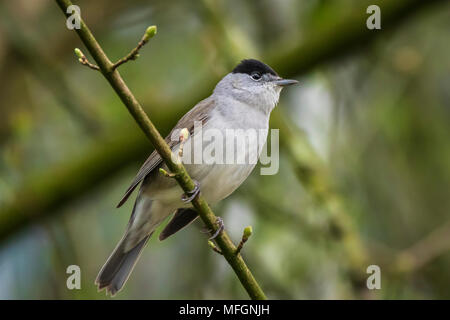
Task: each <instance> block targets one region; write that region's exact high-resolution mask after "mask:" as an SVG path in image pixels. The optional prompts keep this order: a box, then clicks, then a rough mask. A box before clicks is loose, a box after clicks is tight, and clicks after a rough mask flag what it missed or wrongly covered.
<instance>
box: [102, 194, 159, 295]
mask: <svg viewBox="0 0 450 320" xmlns="http://www.w3.org/2000/svg"><path fill="white" fill-rule="evenodd" d="M151 209H152V200H150V199H148V198H146V197H145V196H143V195H141V194H139V195H138V197H137V199H136V202H135V205H134V208H133V213H132V214H131V217H130V221H129V223H128V227H127V231H126V232H125V235H124V236H123V238H122V240H120V242H119V243H118V244H117V246H116V248H115V249H114V251H113V253H112V254H111V255H110V257H109V258H108V260H107V261H106V263H105V264H104V265H103V267H102V269H101V270H100V272H99V274H98V276H97V279H96V280H95V284H97V285H98V289H99V290H102V289H104V288H106V293H107V294H108V292H109V293H111V296H114V295H115V294H116V293H117V292H118V291H120V290H121V289H122V287H123V285H124V284H125V282H126V281H127V280H128V278H129V277H130V274H131V271H133V268H134V266H135V264H136V262H137V260H138V258H139V256H140V255H141V252H142V249H143V248H144V247H145V245H146V244H147V242H148V239H149V238H150V236H151V235H152V233H153V230H154V228H155V225H154V224H153V223H152V221H153V219H152V216H153V215H154V214H153V213H152V210H151Z"/></svg>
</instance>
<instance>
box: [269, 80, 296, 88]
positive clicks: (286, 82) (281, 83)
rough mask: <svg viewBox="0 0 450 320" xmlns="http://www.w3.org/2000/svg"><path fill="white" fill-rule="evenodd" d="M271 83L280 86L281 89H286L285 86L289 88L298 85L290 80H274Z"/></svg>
mask: <svg viewBox="0 0 450 320" xmlns="http://www.w3.org/2000/svg"><path fill="white" fill-rule="evenodd" d="M273 83H275V84H276V85H278V86H281V87H286V86H290V85H292V84H296V83H298V81H297V80H291V79H276V80H273Z"/></svg>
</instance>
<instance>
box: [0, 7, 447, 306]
mask: <svg viewBox="0 0 450 320" xmlns="http://www.w3.org/2000/svg"><path fill="white" fill-rule="evenodd" d="M75 4H77V5H79V6H80V7H81V15H82V17H83V18H84V20H85V21H86V23H87V24H88V26H89V27H90V28H91V30H92V32H93V33H94V35H95V36H96V38H97V40H98V41H99V42H100V44H101V45H102V47H103V49H104V50H105V52H106V53H107V54H108V56H109V57H110V59H111V60H116V59H118V58H120V57H122V56H124V55H125V54H127V53H128V52H129V50H131V49H132V48H133V47H135V46H136V44H137V42H138V41H139V39H140V38H141V36H142V34H143V32H144V30H145V29H146V27H147V26H149V25H157V26H158V34H157V36H156V37H155V38H153V39H152V40H151V41H150V43H149V44H147V45H146V46H145V47H144V48H143V49H142V51H141V55H140V58H139V59H138V60H136V61H132V62H129V63H127V64H126V65H124V66H122V67H121V68H120V72H121V74H122V76H123V78H124V80H125V81H126V82H127V84H128V85H129V87H130V88H131V90H132V91H133V93H134V94H135V96H136V97H137V98H138V100H139V101H140V102H141V103H142V105H143V106H144V107H145V109H146V111H147V113H148V115H149V117H150V118H151V119H152V120H153V122H154V123H155V125H156V126H157V128H158V129H159V130H160V131H161V133H162V134H164V135H165V134H167V133H168V132H169V130H170V129H171V127H172V126H173V125H174V124H175V123H176V122H177V120H178V119H179V117H180V116H181V115H182V114H183V113H185V112H186V111H187V110H189V109H190V108H191V107H192V106H193V105H194V104H195V103H196V102H197V101H199V100H200V99H202V98H204V97H206V96H208V95H209V94H210V92H211V90H212V88H213V87H214V85H215V83H216V82H217V80H218V79H220V78H221V77H222V76H224V75H225V74H226V73H227V72H229V71H230V70H231V69H232V67H233V66H234V65H236V64H237V63H238V62H239V61H240V60H241V59H243V58H249V57H252V58H258V59H261V60H263V61H265V62H266V63H268V64H270V65H271V66H272V67H273V68H274V69H275V70H277V71H278V73H279V74H280V75H281V76H283V77H294V78H297V79H298V80H299V81H300V83H301V85H300V86H297V87H296V88H294V87H291V88H289V89H288V90H285V91H284V92H283V93H282V98H281V101H280V105H279V106H278V107H277V108H276V110H275V111H274V113H273V115H272V127H273V128H279V129H280V157H281V159H280V170H279V173H278V174H277V175H274V176H261V175H259V170H255V171H254V173H253V174H252V175H251V176H250V178H249V179H248V180H247V181H246V182H245V183H244V184H243V185H242V186H241V187H240V188H239V189H238V191H237V192H235V193H234V194H233V195H232V196H230V197H229V198H227V199H226V200H224V201H222V203H221V204H220V205H218V206H216V207H214V211H215V213H216V214H217V215H219V216H221V217H223V218H224V221H225V225H226V228H227V230H228V231H229V233H230V235H231V236H232V238H233V239H234V240H235V242H236V243H237V242H238V241H239V239H240V236H241V233H242V230H243V228H244V227H245V226H247V225H252V226H253V229H254V235H253V236H252V237H251V238H250V240H249V241H248V242H247V244H246V245H245V247H244V249H243V256H244V259H245V260H246V261H247V263H248V265H249V267H250V269H251V270H252V271H253V273H254V275H255V277H256V278H257V280H258V281H259V283H260V284H261V286H262V288H263V289H264V290H265V292H266V294H267V295H268V297H269V298H272V299H336V298H338V299H409V298H411V299H418V298H425V299H437V298H446V299H448V298H450V273H449V270H450V254H449V250H450V194H449V191H450V59H449V56H450V42H449V38H450V37H449V36H450V3H449V2H447V1H437V0H436V1H417V0H409V1H408V0H398V1H397V0H396V1H360V0H352V1H351V0H342V1H324V0H315V1H294V0H283V1H270V0H261V1H250V0H247V1H242V0H232V1H224V0H222V1H214V0H204V1H195V2H194V1H170V2H167V1H143V0H133V1H106V0H97V1H87V0H84V1H81V0H80V1H77V2H76V3H75ZM370 4H379V5H380V7H381V26H382V29H381V30H368V29H367V28H366V19H367V18H368V16H369V15H368V14H367V13H366V8H367V6H368V5H370ZM75 47H80V48H81V49H82V50H83V52H84V53H85V54H86V55H87V56H88V57H90V56H89V54H88V52H87V50H86V49H85V48H84V47H83V46H82V44H81V41H80V40H79V38H78V37H77V35H76V34H75V32H73V31H69V30H68V29H67V28H66V27H65V18H64V16H63V14H62V12H61V11H60V9H59V8H58V7H57V5H56V3H55V2H53V1H49V0H39V1H38V0H33V1H31V0H20V1H9V0H5V1H2V2H0V83H1V85H0V96H1V98H0V112H1V113H0V114H1V116H0V298H2V299H16V298H21V299H104V298H105V294H104V292H102V293H97V290H96V287H95V286H94V279H95V277H96V275H97V273H98V271H99V269H100V267H101V266H102V265H103V263H104V262H105V260H106V258H107V257H108V256H109V254H110V252H111V251H112V249H113V248H114V247H115V245H116V243H117V241H118V240H119V239H120V237H121V236H122V232H123V231H124V228H125V226H126V223H127V221H128V218H129V214H130V212H131V209H132V205H133V200H132V201H128V202H127V203H126V204H125V205H124V206H123V207H121V208H120V209H115V206H116V204H117V202H118V200H120V198H121V196H122V194H123V192H124V191H125V190H126V188H127V187H128V184H129V183H130V182H131V180H132V178H133V177H134V174H135V173H136V172H137V170H138V168H139V166H140V164H141V163H142V162H143V161H144V160H145V159H146V156H148V155H149V154H150V152H151V151H152V147H151V145H150V143H149V142H147V140H146V139H145V137H144V135H143V134H142V132H141V131H140V129H139V128H138V126H137V125H136V124H135V123H134V121H133V119H132V117H131V116H130V115H129V114H128V112H127V110H126V108H124V106H123V105H122V103H121V102H120V100H119V99H118V97H117V96H116V95H115V94H114V92H113V90H112V89H111V87H110V86H109V85H108V83H107V82H106V80H105V79H104V78H103V77H102V76H101V75H100V74H99V73H96V72H94V71H92V70H90V69H88V68H86V67H84V66H82V65H80V64H79V63H78V62H77V58H76V57H75V55H74V54H73V49H74V48H75ZM90 60H91V62H93V60H92V58H90ZM133 198H134V196H133ZM201 227H202V224H201V223H200V221H197V222H196V223H195V224H194V225H192V226H191V227H189V228H187V229H184V230H183V231H181V232H180V233H178V234H177V235H176V236H174V237H171V238H169V239H167V240H166V241H163V242H159V241H158V240H157V237H153V238H152V239H151V240H150V242H149V245H148V247H147V248H146V250H144V253H143V255H142V257H141V259H140V261H139V262H138V264H137V266H136V269H135V270H134V272H133V274H132V276H131V278H130V279H129V281H128V283H127V284H126V286H125V288H124V290H123V291H122V292H121V293H119V295H118V296H117V297H118V298H121V299H216V298H218V299H246V298H247V295H246V293H245V291H244V289H243V288H242V287H241V285H240V283H239V281H238V280H237V278H236V276H235V274H234V273H233V272H232V270H231V268H230V267H229V266H228V264H227V263H226V261H225V260H224V259H223V257H221V256H219V255H217V254H216V253H214V252H213V251H212V250H210V249H209V247H208V246H207V241H206V236H205V235H204V234H202V233H201V232H200V230H201ZM72 264H75V265H79V266H80V268H81V275H82V282H81V290H68V289H67V288H66V279H67V277H68V276H69V275H68V274H66V268H67V266H68V265H72ZM372 264H375V265H378V266H380V268H381V279H382V280H381V286H382V287H381V290H368V289H367V288H366V282H365V281H366V279H367V277H368V276H369V275H368V274H367V273H366V268H367V266H369V265H372Z"/></svg>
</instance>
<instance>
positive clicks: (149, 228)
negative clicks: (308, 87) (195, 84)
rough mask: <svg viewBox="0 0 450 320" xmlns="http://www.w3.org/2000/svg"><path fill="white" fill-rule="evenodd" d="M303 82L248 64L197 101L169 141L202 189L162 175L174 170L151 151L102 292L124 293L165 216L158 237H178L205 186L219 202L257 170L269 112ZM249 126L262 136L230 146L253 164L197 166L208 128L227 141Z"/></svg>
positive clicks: (101, 281)
mask: <svg viewBox="0 0 450 320" xmlns="http://www.w3.org/2000/svg"><path fill="white" fill-rule="evenodd" d="M296 83H298V81H297V80H291V79H283V78H281V77H280V76H279V75H278V74H277V73H276V72H275V71H274V70H273V69H272V68H271V67H270V66H268V65H267V64H265V63H263V62H261V61H259V60H256V59H244V60H242V61H240V62H239V63H238V65H237V66H236V67H235V68H234V69H233V70H232V71H231V72H230V73H228V74H226V75H225V76H224V77H223V78H222V79H221V80H220V81H219V82H218V83H217V85H216V87H215V88H214V90H213V93H212V94H211V95H210V96H209V97H207V98H206V99H204V100H202V101H200V102H199V103H197V104H196V105H195V106H194V107H193V108H192V109H191V110H190V111H189V112H187V113H186V114H185V115H184V116H183V117H182V118H181V119H180V120H179V121H178V123H177V124H176V126H175V127H174V128H173V129H172V131H171V133H169V135H168V136H167V137H166V139H165V140H166V142H167V143H168V144H169V147H170V148H171V150H172V153H173V154H179V155H180V154H181V152H180V150H179V149H180V147H181V146H183V147H182V148H183V154H182V156H181V158H180V160H181V161H182V162H183V164H184V166H185V168H186V170H187V172H188V173H189V175H190V176H191V177H192V179H193V180H194V182H195V183H196V188H195V190H194V191H193V192H192V193H191V194H188V195H186V194H183V190H182V189H181V188H180V187H179V186H178V185H177V183H176V182H175V181H174V179H169V178H167V177H165V176H164V175H163V174H161V172H160V168H162V169H164V170H168V168H167V166H166V164H165V163H164V162H163V160H162V158H161V157H160V155H159V154H158V153H157V152H156V151H153V152H152V153H151V154H150V156H149V157H148V159H147V160H146V161H145V162H144V164H143V165H142V167H141V168H140V170H139V171H138V173H137V175H136V176H135V178H134V180H133V181H132V183H131V185H130V186H129V188H128V189H127V190H126V192H125V195H124V196H123V198H122V199H121V200H120V202H119V204H118V205H117V207H120V206H122V205H123V204H124V203H125V202H126V201H127V199H128V198H129V196H130V195H131V194H132V193H133V191H134V190H135V189H136V188H137V187H138V186H139V185H140V187H139V192H138V194H137V197H136V200H135V203H134V206H133V210H132V213H131V217H130V219H129V222H128V225H127V227H126V230H125V233H124V235H123V237H122V239H121V240H120V241H119V243H118V244H117V246H116V247H115V249H114V251H113V252H112V253H111V255H110V256H109V258H108V259H107V261H106V263H105V264H104V265H103V267H102V268H101V270H100V272H99V274H98V276H97V278H96V280H95V284H96V285H97V286H98V290H99V291H101V290H103V289H106V294H108V293H109V294H111V296H114V295H115V294H116V293H117V292H119V291H120V290H121V289H122V288H123V286H124V284H125V282H126V281H127V280H128V278H129V276H130V274H131V272H132V270H133V268H134V266H135V264H136V262H137V261H138V258H139V256H140V255H141V253H142V250H143V249H144V247H145V246H146V244H147V242H148V240H149V238H150V237H151V236H152V234H153V233H154V231H155V229H156V228H157V227H158V226H159V225H160V224H161V223H162V222H163V221H164V220H165V219H166V218H168V217H169V216H171V215H172V218H171V220H170V221H169V222H168V224H167V225H166V227H165V228H164V229H163V231H162V232H161V233H160V235H159V240H164V239H166V238H167V237H169V236H171V235H173V234H174V233H176V232H178V231H179V230H181V229H183V228H184V227H186V226H188V225H189V224H190V223H192V222H193V221H194V220H195V219H196V218H197V217H198V213H197V212H196V210H195V209H194V208H193V207H192V205H191V204H190V203H189V202H190V201H191V200H192V199H193V198H194V197H195V196H196V195H197V193H198V192H199V190H200V189H201V193H202V195H203V196H204V198H205V200H206V201H207V202H208V203H209V204H211V205H214V204H215V203H217V202H219V201H221V200H223V199H225V198H226V197H228V196H229V195H230V194H231V193H233V192H234V191H235V190H236V189H237V188H238V187H239V186H240V185H241V184H242V183H243V182H244V181H245V180H246V179H247V177H248V176H249V175H250V173H251V172H252V170H253V169H254V167H255V165H256V162H255V161H248V159H250V158H251V157H252V156H256V157H259V156H260V154H261V151H262V148H263V146H264V144H265V142H266V140H267V135H268V131H269V119H270V114H271V111H272V110H273V109H274V108H275V107H276V105H277V104H278V101H279V98H280V92H281V90H282V88H283V87H285V86H289V85H292V84H296ZM197 125H199V126H201V130H196V126H197ZM186 129H187V132H188V137H187V140H186V141H182V139H179V137H180V136H179V134H177V133H179V132H180V131H181V130H185V132H186ZM249 129H250V130H257V131H258V132H259V133H261V134H260V135H259V136H257V137H256V138H255V135H248V137H247V138H246V139H247V140H245V141H246V142H247V144H241V145H236V146H233V149H230V150H232V151H233V152H235V153H236V154H237V155H241V156H242V155H244V156H245V157H246V159H247V160H246V161H243V162H239V163H237V162H236V161H234V162H233V161H227V162H225V163H221V162H217V163H214V162H211V161H209V162H207V161H206V159H203V161H200V162H199V161H195V156H196V153H195V145H196V143H195V141H201V143H200V149H199V150H200V152H204V151H206V149H207V148H208V146H210V144H211V142H212V139H211V140H210V141H208V142H209V144H208V143H206V142H205V141H206V139H203V141H202V140H201V139H200V140H197V138H198V137H200V138H204V135H205V134H207V133H208V130H209V131H210V132H215V133H216V134H223V135H224V136H226V133H228V132H229V131H230V130H237V131H239V130H241V131H240V132H242V131H248V130H249ZM197 131H198V132H197ZM183 142H184V143H183ZM218 145H219V147H218V149H217V150H216V153H220V152H219V151H224V152H227V151H229V150H228V149H225V147H223V149H220V146H221V145H220V144H218ZM249 146H250V148H249ZM192 155H193V156H194V161H192ZM189 157H190V159H189ZM188 160H190V161H188ZM220 222H222V220H220ZM221 227H222V228H223V225H222V226H221ZM218 231H220V229H219V230H218Z"/></svg>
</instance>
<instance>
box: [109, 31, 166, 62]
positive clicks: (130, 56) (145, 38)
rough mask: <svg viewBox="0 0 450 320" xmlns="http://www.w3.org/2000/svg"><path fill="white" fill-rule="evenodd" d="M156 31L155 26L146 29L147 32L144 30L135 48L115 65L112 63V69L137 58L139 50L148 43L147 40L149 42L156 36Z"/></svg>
mask: <svg viewBox="0 0 450 320" xmlns="http://www.w3.org/2000/svg"><path fill="white" fill-rule="evenodd" d="M156 30H157V29H156V26H150V27H148V28H147V30H145V33H144V35H143V36H142V39H141V41H139V43H138V45H137V47H136V48H134V49H133V50H131V52H130V53H129V54H127V55H126V56H125V57H123V58H122V59H119V60H118V61H117V62H116V63H114V64H113V66H112V69H113V70H115V69H116V68H117V67H118V66H120V65H121V64H124V63H126V62H128V61H130V60H136V59H137V58H139V50H141V48H142V47H143V46H144V45H145V44H146V43H147V42H148V40H150V38H152V37H153V36H154V35H155V34H156Z"/></svg>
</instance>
